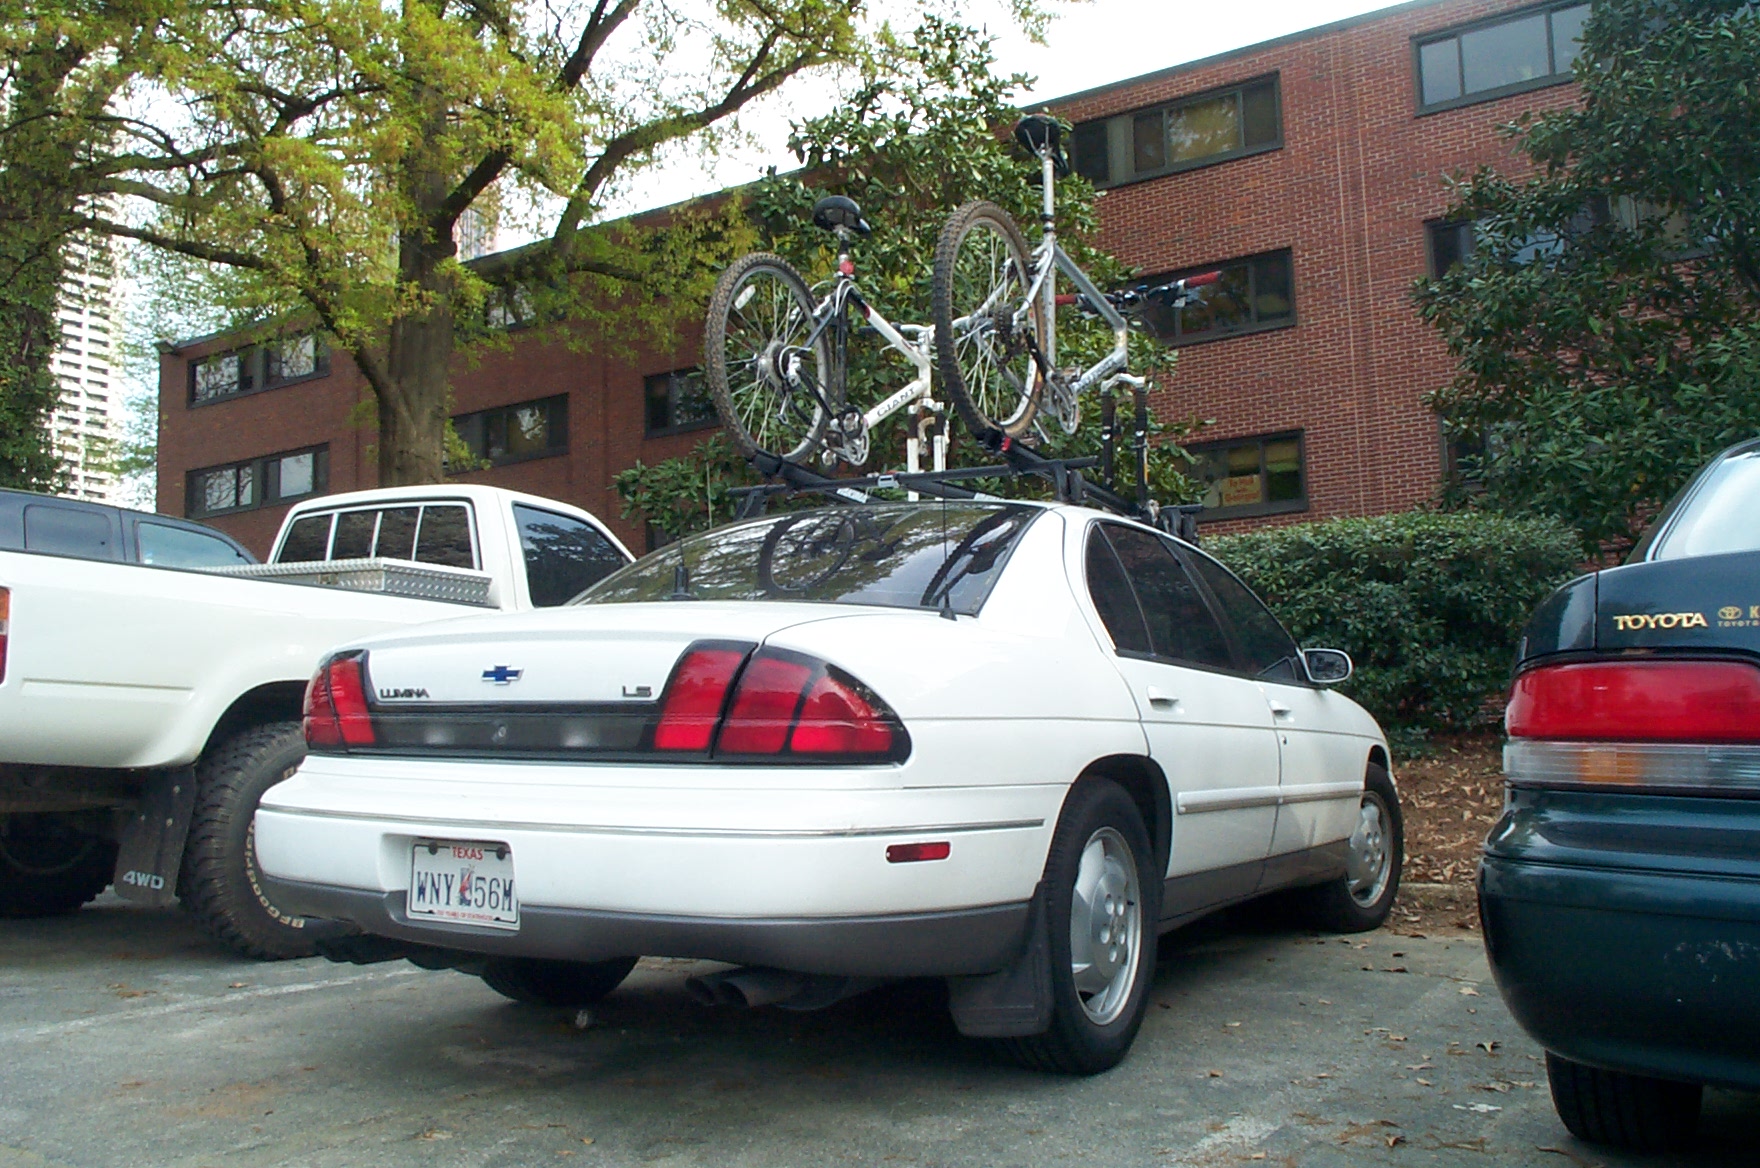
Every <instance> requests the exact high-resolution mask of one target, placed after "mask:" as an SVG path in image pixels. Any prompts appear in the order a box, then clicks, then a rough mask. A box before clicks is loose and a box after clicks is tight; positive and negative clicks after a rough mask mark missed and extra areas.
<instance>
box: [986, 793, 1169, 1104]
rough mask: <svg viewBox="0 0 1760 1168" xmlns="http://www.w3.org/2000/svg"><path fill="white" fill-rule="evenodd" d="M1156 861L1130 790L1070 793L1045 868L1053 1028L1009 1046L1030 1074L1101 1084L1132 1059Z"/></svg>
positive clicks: (1149, 955)
mask: <svg viewBox="0 0 1760 1168" xmlns="http://www.w3.org/2000/svg"><path fill="white" fill-rule="evenodd" d="M1154 855H1155V851H1154V848H1153V847H1152V846H1151V845H1150V842H1149V832H1148V830H1147V829H1146V828H1145V827H1144V826H1143V816H1142V813H1141V812H1140V811H1138V809H1137V805H1136V803H1135V802H1133V801H1132V799H1131V797H1130V796H1129V795H1127V794H1126V793H1125V791H1124V789H1123V788H1122V787H1120V786H1119V785H1118V784H1117V783H1114V782H1112V781H1111V780H1109V779H1085V780H1083V781H1081V782H1079V783H1077V784H1076V785H1075V786H1074V787H1073V788H1071V790H1070V793H1069V798H1068V799H1067V800H1066V801H1065V803H1064V808H1063V814H1062V816H1061V817H1060V818H1059V819H1058V822H1057V832H1056V834H1055V835H1054V836H1053V837H1052V840H1051V852H1050V855H1049V856H1048V857H1047V858H1046V861H1045V885H1044V887H1045V890H1046V903H1045V908H1046V913H1045V921H1046V928H1047V929H1048V931H1049V936H1047V938H1046V942H1047V949H1048V951H1049V953H1050V958H1051V1025H1050V1027H1049V1028H1048V1029H1047V1030H1046V1031H1045V1032H1044V1033H1042V1034H1035V1035H1032V1036H1030V1037H1026V1038H1013V1039H1006V1040H1004V1041H1005V1044H1006V1046H1007V1048H1008V1050H1009V1052H1010V1053H1011V1054H1012V1055H1013V1056H1014V1057H1015V1059H1016V1060H1018V1061H1019V1062H1020V1063H1022V1064H1023V1065H1025V1066H1027V1067H1030V1068H1032V1069H1034V1070H1041V1071H1053V1072H1057V1073H1059V1074H1066V1075H1093V1074H1098V1073H1099V1072H1101V1071H1104V1070H1108V1069H1110V1068H1112V1067H1114V1066H1117V1065H1118V1063H1119V1061H1120V1060H1122V1059H1123V1058H1124V1056H1125V1055H1126V1053H1128V1052H1129V1050H1130V1048H1131V1043H1132V1042H1133V1041H1135V1039H1136V1037H1137V1030H1138V1028H1139V1027H1140V1026H1141V1025H1142V1023H1143V1012H1144V1010H1145V1008H1146V1007H1147V1006H1148V1003H1149V984H1150V982H1152V981H1153V980H1154V977H1155V945H1156V924H1157V922H1158V920H1159V919H1160V907H1161V876H1160V873H1158V872H1156V871H1155V866H1154ZM1078 893H1080V894H1081V895H1078ZM1121 926H1122V928H1121Z"/></svg>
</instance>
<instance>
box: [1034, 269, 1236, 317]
mask: <svg viewBox="0 0 1760 1168" xmlns="http://www.w3.org/2000/svg"><path fill="white" fill-rule="evenodd" d="M1221 281H1222V272H1221V270H1220V269H1218V270H1217V271H1214V272H1199V273H1197V274H1196V275H1191V276H1187V277H1185V278H1184V279H1181V280H1171V281H1169V282H1168V283H1166V284H1156V285H1154V286H1152V287H1151V286H1150V285H1147V284H1140V285H1138V286H1137V287H1135V288H1121V289H1119V290H1118V291H1117V292H1108V293H1106V301H1107V303H1108V304H1110V305H1112V307H1114V308H1116V309H1118V310H1120V311H1121V312H1122V311H1128V310H1130V309H1133V308H1140V307H1142V306H1143V305H1144V304H1146V303H1148V302H1149V301H1151V300H1158V301H1160V302H1161V303H1163V304H1165V305H1167V306H1168V307H1169V308H1185V307H1187V306H1188V305H1192V304H1196V303H1198V302H1199V301H1201V300H1203V298H1204V294H1203V293H1202V292H1201V291H1199V289H1201V288H1205V287H1208V286H1209V285H1211V284H1217V283H1220V282H1221ZM1087 299H1088V298H1087V297H1086V296H1083V295H1081V294H1080V293H1077V292H1071V293H1066V294H1064V295H1062V296H1058V297H1057V298H1056V303H1057V305H1058V307H1060V308H1062V307H1067V306H1069V305H1074V306H1075V307H1076V308H1078V309H1080V310H1081V311H1083V312H1093V311H1094V309H1093V308H1092V307H1091V306H1089V304H1088V303H1087Z"/></svg>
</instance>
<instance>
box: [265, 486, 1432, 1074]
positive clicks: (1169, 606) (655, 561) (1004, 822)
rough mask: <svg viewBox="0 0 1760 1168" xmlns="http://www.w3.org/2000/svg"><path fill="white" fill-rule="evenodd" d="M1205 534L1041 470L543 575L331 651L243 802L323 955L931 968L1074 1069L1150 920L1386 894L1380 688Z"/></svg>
mask: <svg viewBox="0 0 1760 1168" xmlns="http://www.w3.org/2000/svg"><path fill="white" fill-rule="evenodd" d="M1349 671H1350V661H1349V658H1348V657H1346V656H1345V655H1344V654H1342V653H1339V652H1336V651H1332V650H1307V651H1305V652H1304V651H1303V650H1301V649H1300V648H1298V647H1297V646H1296V644H1295V642H1294V641H1293V640H1291V638H1290V636H1289V635H1288V634H1287V633H1286V632H1285V631H1284V630H1283V628H1282V627H1281V626H1279V625H1278V623H1277V621H1276V620H1275V619H1274V618H1273V617H1272V616H1271V614H1270V613H1269V612H1268V611H1267V610H1266V609H1265V607H1264V606H1263V605H1262V604H1260V602H1259V601H1258V600H1257V599H1255V598H1254V597H1253V595H1252V594H1251V593H1250V592H1249V591H1248V590H1247V589H1246V588H1245V587H1244V586H1243V585H1242V584H1241V583H1240V582H1239V581H1238V580H1237V579H1236V578H1235V577H1234V576H1233V575H1232V574H1230V573H1229V572H1228V570H1227V569H1225V568H1224V567H1222V565H1220V564H1219V563H1217V562H1216V561H1215V560H1213V559H1210V558H1209V557H1207V556H1205V555H1204V554H1203V553H1201V552H1199V551H1198V550H1197V549H1196V548H1193V547H1191V546H1190V545H1188V544H1185V543H1182V542H1180V541H1178V540H1175V539H1171V538H1169V537H1168V536H1166V535H1163V534H1161V533H1160V532H1158V531H1156V530H1154V529H1152V528H1150V527H1147V526H1144V525H1141V524H1138V523H1135V522H1131V521H1128V520H1123V519H1118V518H1115V517H1112V516H1109V515H1105V514H1102V513H1099V512H1096V511H1091V510H1087V509H1085V508H1081V507H1073V506H1067V505H1038V504H1028V503H1006V502H949V503H933V502H930V503H915V504H902V503H901V504H891V503H882V504H870V505H866V506H845V507H838V508H833V509H828V510H820V511H809V512H795V513H790V514H783V515H774V516H770V517H766V518H763V519H759V520H756V521H753V522H747V523H741V524H737V525H733V526H729V527H724V528H721V529H719V530H716V531H712V532H709V533H707V534H704V535H699V536H696V537H693V538H690V539H686V540H684V541H682V542H680V543H677V544H674V545H672V546H670V547H667V548H665V549H663V550H661V551H659V552H656V553H654V554H652V555H650V556H648V557H646V558H645V559H643V560H640V561H639V562H637V563H635V564H633V565H631V566H630V567H628V568H626V569H624V570H622V571H620V572H618V573H616V574H614V575H612V576H610V577H607V578H606V579H605V580H603V581H602V582H600V583H599V584H598V585H596V586H594V587H593V588H591V589H589V590H588V591H587V592H586V593H584V594H582V595H581V596H580V597H578V598H577V599H576V600H575V601H574V602H573V603H572V604H570V605H568V606H565V607H563V608H559V609H550V610H545V611H541V612H534V613H527V614H519V615H512V616H505V615H504V616H490V617H484V618H481V619H468V620H462V621H452V622H447V623H446V624H444V625H435V626H430V627H428V628H426V629H420V630H416V631H406V632H401V633H397V634H394V635H388V636H382V637H377V638H374V639H372V640H368V641H363V642H361V643H360V644H358V645H356V646H353V647H350V648H347V649H344V650H343V651H341V652H338V653H336V654H334V655H333V656H331V657H330V658H329V659H328V660H327V661H326V662H325V664H324V665H323V667H322V669H321V670H320V671H319V673H318V676H317V677H316V678H314V679H313V681H312V684H311V687H310V689H309V691H308V693H307V698H306V712H305V733H306V739H307V743H308V745H309V748H310V754H309V756H308V757H307V759H306V761H305V763H304V765H302V766H301V767H300V768H299V771H298V772H297V773H296V774H295V775H294V776H293V777H291V778H290V779H288V780H287V781H285V782H283V783H281V784H280V785H278V786H276V787H274V788H271V789H270V790H269V791H268V793H267V794H266V795H264V797H263V800H262V806H261V809H260V810H259V811H258V812H257V817H256V823H255V847H256V856H257V860H258V864H259V866H260V874H259V878H260V879H262V880H263V881H264V882H265V885H266V890H267V891H268V892H269V893H270V895H271V898H272V899H273V900H274V902H275V903H276V904H277V905H283V906H289V907H291V908H293V909H294V910H295V911H299V912H303V913H306V914H309V915H310V916H312V917H317V918H327V919H329V920H333V921H336V922H340V923H341V924H339V925H338V926H337V927H336V928H335V931H334V933H333V934H332V936H331V937H330V939H329V940H328V941H327V942H326V943H325V950H326V952H327V953H328V954H329V955H330V956H332V957H335V958H336V959H338V960H357V961H367V960H375V959H387V958H397V957H407V958H409V959H410V960H413V961H415V962H417V963H418V964H422V965H426V966H430V967H435V968H441V967H451V968H457V969H462V970H465V971H466V972H470V973H476V974H480V975H481V976H482V977H483V978H484V980H485V981H487V982H488V984H489V985H491V986H492V987H494V988H495V989H497V990H499V991H501V992H502V993H504V994H506V995H508V996H509V997H513V998H515V999H519V1000H525V1001H535V1002H544V1003H551V1004H557V1005H566V1004H584V1003H587V1002H590V1001H593V1000H595V999H597V998H599V997H602V996H604V995H605V994H607V993H610V992H611V991H612V990H613V989H615V988H616V986H617V984H618V983H619V982H620V981H622V979H623V978H624V976H625V975H626V974H627V973H628V972H629V970H630V968H631V966H632V965H633V964H634V963H635V960H636V958H637V957H638V956H639V955H651V956H672V957H696V958H707V959H711V960H714V961H721V962H731V963H733V964H734V965H735V966H738V967H739V968H736V969H733V970H729V971H726V972H723V973H718V974H713V975H709V976H707V977H704V978H700V979H696V980H694V981H693V982H692V983H691V991H692V993H693V994H696V995H697V996H699V997H700V998H702V999H703V1000H705V1001H721V1002H731V1003H743V1004H747V1005H760V1004H769V1003H774V1004H778V1005H784V1006H792V1007H795V1008H811V1007H814V1006H819V1005H825V1004H828V1003H830V1002H832V1001H835V1000H837V999H838V998H840V997H843V996H847V995H848V994H850V993H855V992H859V991H860V990H862V989H865V988H867V987H869V986H871V985H874V984H876V983H877V982H878V981H880V980H883V979H888V978H899V977H925V976H929V977H944V978H946V979H947V981H948V985H949V991H950V993H949V999H950V1002H951V1006H952V1011H953V1015H954V1018H955V1020H956V1022H957V1023H958V1025H959V1027H960V1029H961V1030H962V1031H963V1032H965V1033H967V1034H973V1035H982V1036H990V1037H998V1038H1006V1039H1009V1040H1010V1042H1009V1046H1010V1048H1011V1049H1012V1050H1013V1052H1014V1053H1015V1054H1016V1055H1017V1056H1018V1057H1019V1058H1021V1059H1022V1060H1023V1061H1025V1062H1026V1063H1028V1064H1029V1065H1032V1066H1037V1067H1042V1068H1045V1069H1050V1070H1059V1071H1067V1072H1077V1073H1091V1072H1095V1071H1099V1070H1103V1069H1105V1068H1107V1067H1109V1066H1112V1065H1113V1064H1114V1063H1116V1062H1117V1061H1118V1060H1119V1059H1120V1058H1122V1057H1123V1056H1124V1054H1125V1052H1126V1051H1127V1050H1128V1049H1129V1047H1130V1044H1131V1041H1132V1039H1133V1038H1134V1037H1135V1034H1136V1031H1137V1028H1138V1025H1139V1023H1140V1022H1141V1020H1142V1016H1143V1010H1144V1006H1145V1004H1146V1001H1147V993H1148V989H1149V983H1150V981H1151V978H1152V974H1153V970H1154V961H1155V948H1156V946H1155V938H1156V935H1157V934H1158V933H1159V932H1165V931H1167V930H1169V929H1171V928H1174V927H1176V926H1178V925H1180V924H1183V923H1185V922H1187V921H1191V920H1193V919H1195V918H1197V917H1199V916H1201V915H1203V914H1205V913H1208V912H1211V911H1213V910H1215V909H1218V908H1220V907H1222V906H1225V905H1228V904H1232V903H1236V902H1239V901H1242V900H1246V899H1248V898H1251V897H1256V896H1261V895H1264V894H1266V893H1270V892H1274V891H1279V890H1290V894H1291V896H1292V898H1293V899H1295V900H1297V901H1298V902H1299V903H1300V905H1301V906H1302V908H1303V909H1305V910H1306V912H1307V913H1308V914H1309V919H1311V920H1312V921H1313V922H1314V923H1315V924H1317V925H1319V926H1322V927H1326V928H1331V929H1337V930H1361V929H1369V928H1373V927H1375V926H1376V925H1378V924H1379V923H1380V922H1381V921H1382V920H1383V919H1384V917H1385V916H1386V915H1387V912H1388V910H1389V908H1390V907H1391V905H1392V902H1393V898H1394V895H1395V892H1396V890H1397V887H1398V882H1399V868H1400V858H1401V826H1400V825H1401V820H1400V810H1399V802H1398V798H1397V796H1396V794H1395V791H1394V787H1393V784H1392V781H1391V778H1390V776H1389V771H1388V756H1387V746H1386V742H1385V740H1384V738H1383V736H1382V734H1381V732H1380V730H1379V729H1378V728H1377V726H1376V724H1375V722H1374V720H1373V719H1372V718H1370V716H1369V715H1368V714H1367V713H1365V712H1364V711H1363V710H1362V709H1361V708H1360V707H1359V706H1357V705H1356V704H1355V703H1353V702H1352V701H1350V699H1348V698H1346V697H1344V696H1342V695H1341V694H1338V693H1336V692H1333V691H1331V690H1329V689H1328V688H1327V685H1328V683H1329V682H1333V681H1338V680H1342V679H1343V678H1344V677H1345V676H1347V675H1348V673H1349Z"/></svg>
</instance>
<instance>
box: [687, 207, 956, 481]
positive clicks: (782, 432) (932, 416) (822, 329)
mask: <svg viewBox="0 0 1760 1168" xmlns="http://www.w3.org/2000/svg"><path fill="white" fill-rule="evenodd" d="M813 222H814V224H815V225H817V226H818V227H821V228H823V229H824V230H826V231H829V232H831V233H832V234H833V235H835V236H836V237H837V241H838V244H839V254H838V257H837V272H836V274H835V275H834V276H833V277H832V278H831V280H830V281H829V282H828V283H829V285H830V287H829V288H828V290H827V291H826V292H825V295H824V296H823V297H822V298H820V299H818V300H815V299H814V298H813V294H812V291H811V290H809V289H808V287H807V282H806V280H804V279H803V278H802V277H801V274H800V273H799V272H797V271H796V270H795V269H794V266H793V265H791V264H790V263H789V262H788V261H787V260H785V259H783V258H782V257H781V256H777V255H771V254H769V253H768V252H754V253H752V254H751V255H747V256H745V257H743V258H741V259H740V260H738V261H737V262H735V263H734V264H733V266H732V267H730V268H728V269H727V271H725V272H723V273H722V274H721V279H720V280H719V281H718V282H717V283H716V285H715V294H714V295H713V296H712V297H711V298H710V300H709V315H708V319H707V320H706V321H705V323H704V329H703V350H704V357H705V366H706V370H707V375H708V382H709V392H710V394H711V396H712V397H713V398H714V399H715V408H716V410H717V411H718V412H719V413H720V414H721V420H722V422H723V423H724V424H725V425H726V426H727V429H728V432H729V433H730V434H732V436H733V439H734V441H735V442H736V443H737V444H738V445H739V446H740V448H741V449H742V450H743V451H744V452H745V454H746V455H747V456H748V457H750V456H752V455H754V454H765V455H771V456H774V457H778V458H782V459H785V460H787V461H789V462H797V463H798V462H800V461H802V460H804V459H807V458H810V457H813V456H814V455H818V456H819V457H820V458H822V459H823V460H824V461H825V462H827V463H832V462H835V461H837V460H839V459H841V460H842V461H844V462H847V463H849V464H850V465H851V466H860V465H862V464H863V463H864V462H866V461H867V460H868V454H869V445H870V442H869V436H870V434H871V433H872V432H873V429H874V427H875V426H878V425H879V424H880V423H881V422H882V421H884V420H885V419H887V418H889V417H891V416H892V415H893V414H895V413H897V412H898V411H899V410H902V409H904V408H905V407H907V406H914V407H916V412H917V419H916V422H917V424H916V425H915V426H914V427H913V428H912V431H911V435H910V437H909V438H908V439H907V452H906V457H907V462H908V463H909V468H910V470H912V471H916V470H918V469H919V460H920V458H921V455H922V452H923V450H924V448H925V446H927V448H928V449H929V450H930V452H931V455H932V462H933V465H934V469H936V470H940V469H942V468H944V467H945V466H946V450H947V439H946V430H945V427H942V426H939V425H937V424H936V423H937V422H938V420H939V418H940V407H939V405H938V404H937V403H936V401H935V400H934V398H933V397H932V396H931V394H930V381H931V370H932V368H933V358H932V356H931V353H932V351H933V335H934V331H935V330H934V327H933V326H932V325H913V324H905V325H894V324H893V323H892V322H891V321H889V320H887V319H886V318H885V317H884V316H882V315H881V314H880V312H879V311H878V310H877V309H875V308H874V306H873V305H872V304H870V303H869V302H868V300H867V299H866V298H865V297H864V296H863V295H862V291H861V287H860V285H859V284H858V283H857V281H856V277H855V271H856V269H855V263H854V261H853V260H852V259H851V258H850V251H849V249H850V245H851V244H852V242H853V241H854V240H855V239H856V238H857V237H859V236H863V235H867V234H868V233H869V232H870V230H871V228H870V227H869V226H868V224H867V222H866V220H864V219H863V218H862V211H861V208H860V207H858V206H857V205H856V204H855V202H854V200H851V199H848V198H845V197H843V196H841V195H832V196H829V197H827V198H823V199H820V200H819V202H818V203H817V204H815V205H814V207H813ZM852 308H853V309H854V310H855V311H857V312H859V313H860V314H861V324H862V325H864V326H866V327H867V328H871V329H872V330H873V331H874V332H875V333H877V334H879V336H880V338H881V339H882V340H883V341H885V342H886V344H887V346H888V347H890V348H892V349H894V350H896V351H897V352H898V353H900V354H902V355H903V357H904V358H905V360H906V361H908V362H909V363H910V365H911V368H912V370H913V374H914V375H913V376H912V378H911V380H910V382H909V383H908V384H906V385H905V386H904V387H903V388H902V389H900V390H898V391H897V392H896V393H893V394H890V395H889V396H887V397H886V398H885V399H884V400H883V401H881V402H880V403H879V404H877V405H875V406H873V407H872V408H871V409H868V410H862V409H860V408H857V407H854V406H852V405H850V404H849V400H848V388H849V365H848V359H849V340H850V336H851V335H852V333H853V332H854V331H855V326H854V325H852V322H851V319H850V311H851V309H852Z"/></svg>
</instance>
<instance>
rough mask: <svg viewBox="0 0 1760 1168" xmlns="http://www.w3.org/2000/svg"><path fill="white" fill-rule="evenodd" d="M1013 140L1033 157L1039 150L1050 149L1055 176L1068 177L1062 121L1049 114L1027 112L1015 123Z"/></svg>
mask: <svg viewBox="0 0 1760 1168" xmlns="http://www.w3.org/2000/svg"><path fill="white" fill-rule="evenodd" d="M1014 140H1015V141H1016V142H1019V143H1020V144H1021V145H1022V146H1024V147H1026V149H1027V152H1028V153H1030V154H1032V155H1034V156H1035V157H1037V156H1038V154H1039V152H1040V151H1041V150H1050V151H1051V159H1052V163H1053V165H1054V166H1055V168H1056V170H1055V173H1056V175H1057V177H1058V178H1067V177H1069V159H1068V158H1066V157H1064V153H1063V123H1062V122H1059V121H1058V120H1057V119H1056V118H1054V117H1052V116H1051V115H1050V114H1028V115H1027V116H1026V117H1024V118H1022V119H1021V120H1020V121H1018V122H1016V123H1015V127H1014Z"/></svg>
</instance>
